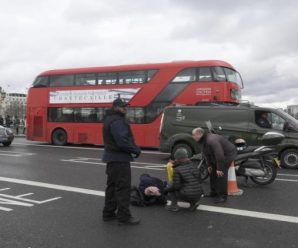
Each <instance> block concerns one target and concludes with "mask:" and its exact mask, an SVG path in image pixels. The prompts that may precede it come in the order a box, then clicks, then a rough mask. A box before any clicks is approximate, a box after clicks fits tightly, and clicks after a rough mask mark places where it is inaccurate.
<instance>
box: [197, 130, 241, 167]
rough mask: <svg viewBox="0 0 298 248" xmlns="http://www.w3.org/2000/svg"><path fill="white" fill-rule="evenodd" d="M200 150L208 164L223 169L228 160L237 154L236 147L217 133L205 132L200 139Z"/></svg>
mask: <svg viewBox="0 0 298 248" xmlns="http://www.w3.org/2000/svg"><path fill="white" fill-rule="evenodd" d="M199 143H201V144H202V145H203V147H202V151H203V154H204V156H205V158H206V162H207V165H208V166H212V165H213V166H216V168H217V170H220V171H223V170H224V166H228V162H231V161H233V160H234V159H235V158H236V155H237V149H236V147H235V146H234V144H232V143H231V142H230V141H229V140H228V139H226V138H225V137H223V136H220V135H218V134H213V133H206V134H204V136H203V137H202V139H201V140H200V142H199Z"/></svg>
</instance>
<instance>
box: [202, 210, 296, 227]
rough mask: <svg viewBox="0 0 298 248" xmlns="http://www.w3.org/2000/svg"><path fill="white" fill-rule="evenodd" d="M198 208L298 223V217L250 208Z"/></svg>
mask: <svg viewBox="0 0 298 248" xmlns="http://www.w3.org/2000/svg"><path fill="white" fill-rule="evenodd" d="M198 210H202V211H208V212H216V213H222V214H231V215H238V216H244V217H251V218H259V219H266V220H275V221H283V222H289V223H295V224H298V217H296V216H289V215H281V214H269V213H264V212H256V211H248V210H241V209H234V208H223V207H214V206H207V205H199V207H198Z"/></svg>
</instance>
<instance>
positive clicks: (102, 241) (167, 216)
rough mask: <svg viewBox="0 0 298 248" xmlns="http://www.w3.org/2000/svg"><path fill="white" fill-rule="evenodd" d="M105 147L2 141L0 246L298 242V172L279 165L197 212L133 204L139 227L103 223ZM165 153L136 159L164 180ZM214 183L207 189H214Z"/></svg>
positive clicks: (137, 166)
mask: <svg viewBox="0 0 298 248" xmlns="http://www.w3.org/2000/svg"><path fill="white" fill-rule="evenodd" d="M101 154H102V148H100V147H92V146H91V147H90V146H89V147H87V146H83V147H80V146H68V147H54V146H49V145H47V144H42V143H36V142H29V141H26V140H25V139H24V138H16V139H15V140H14V143H13V144H12V146H10V147H2V146H0V222H1V230H0V247H1V248H18V247H26V248H28V247H30V248H35V247H38V248H40V247H49V248H52V247H53V248H54V247H55V248H56V247H57V248H58V247H59V248H60V247H61V248H68V247H69V248H76V247H78V248H89V247H90V248H93V247H94V248H97V247H107V248H108V247H117V248H119V247H125V248H126V247H127V248H134V247H142V248H147V247H148V248H151V247H155V248H156V247H162V248H167V247H169V248H170V247H171V248H175V247H185V248H186V247H187V248H192V247H215V248H216V247H229V248H232V247H243V248H246V247H248V248H252V247H256V248H259V247H271V248H275V247H298V238H297V233H298V208H297V206H298V199H297V193H296V192H297V186H298V170H285V169H280V170H279V172H278V177H277V179H276V181H275V182H274V183H273V184H271V185H268V186H265V187H264V186H263V187H262V186H257V185H255V184H253V183H252V182H251V183H250V185H249V187H247V186H245V185H244V182H243V180H242V179H241V178H238V186H239V187H240V188H241V189H243V190H244V194H243V195H242V196H238V197H236V196H235V197H229V200H228V202H226V203H224V204H221V205H216V204H213V203H212V202H211V200H210V199H208V198H203V199H202V200H201V205H200V206H199V208H198V210H197V211H195V212H188V211H187V209H182V211H180V212H177V213H172V212H167V211H166V210H164V209H163V207H147V208H137V207H132V208H131V209H132V213H133V214H134V215H135V216H138V217H140V218H141V219H142V222H141V224H140V225H138V226H119V225H118V224H117V222H111V223H105V222H102V220H101V210H102V207H103V203H104V197H103V193H104V189H105V180H106V177H105V165H104V164H103V163H102V162H101V159H100V158H101ZM167 159H168V156H167V155H166V154H160V153H159V152H158V151H149V150H145V151H143V153H142V155H141V156H140V158H138V159H137V160H136V162H135V163H133V164H132V176H133V184H137V182H138V179H139V176H140V175H141V174H142V173H149V174H151V175H153V176H157V177H160V178H165V170H164V168H163V167H164V165H165V163H166V161H167ZM208 187H209V184H208V182H205V183H204V188H205V189H206V191H208Z"/></svg>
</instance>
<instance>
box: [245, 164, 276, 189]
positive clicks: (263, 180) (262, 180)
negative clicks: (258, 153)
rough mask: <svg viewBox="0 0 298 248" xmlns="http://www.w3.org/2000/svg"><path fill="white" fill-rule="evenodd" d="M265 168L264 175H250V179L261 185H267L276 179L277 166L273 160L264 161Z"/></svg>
mask: <svg viewBox="0 0 298 248" xmlns="http://www.w3.org/2000/svg"><path fill="white" fill-rule="evenodd" d="M264 170H265V176H264V177H250V179H251V180H252V181H253V182H254V183H256V184H259V185H267V184H270V183H272V182H273V181H274V180H275V178H276V174H277V169H276V166H275V165H274V163H273V162H269V161H264Z"/></svg>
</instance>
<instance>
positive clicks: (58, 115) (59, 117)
mask: <svg viewBox="0 0 298 248" xmlns="http://www.w3.org/2000/svg"><path fill="white" fill-rule="evenodd" d="M73 112H74V111H73V108H48V121H49V122H73V121H74V115H73Z"/></svg>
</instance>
